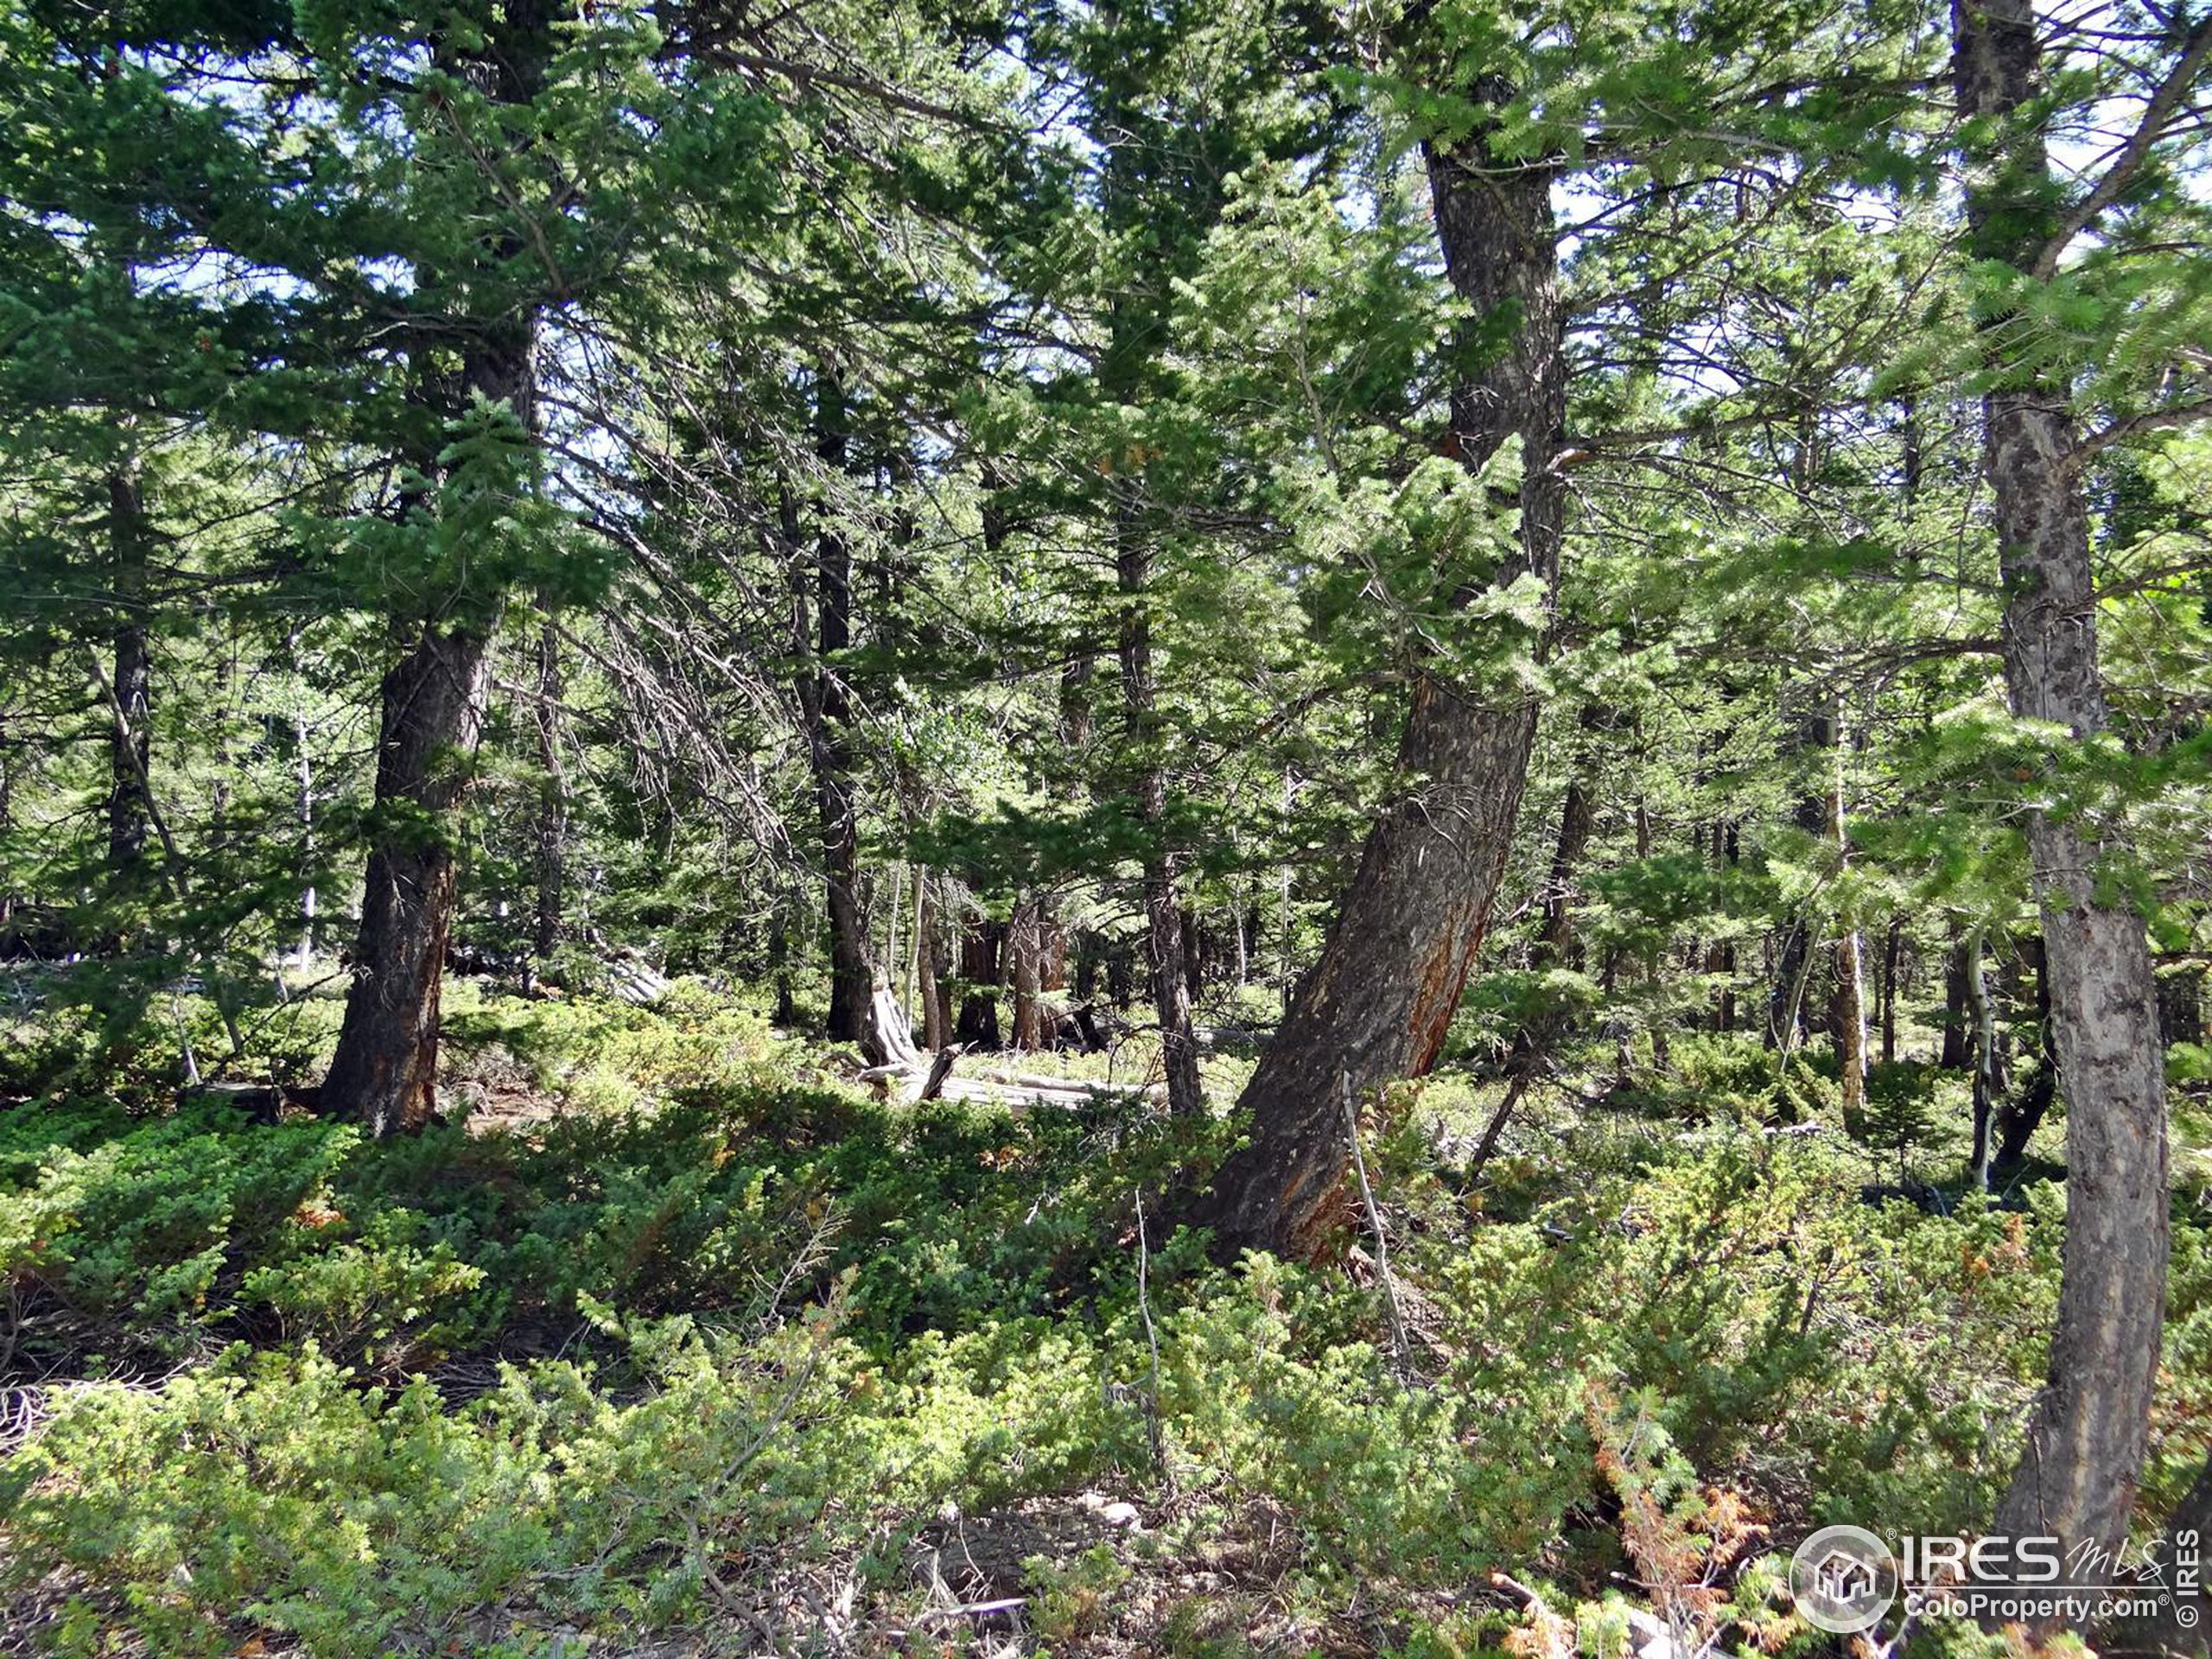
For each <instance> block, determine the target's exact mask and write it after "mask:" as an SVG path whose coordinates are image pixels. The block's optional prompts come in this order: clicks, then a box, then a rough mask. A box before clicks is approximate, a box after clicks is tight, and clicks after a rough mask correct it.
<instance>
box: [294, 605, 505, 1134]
mask: <svg viewBox="0 0 2212 1659" xmlns="http://www.w3.org/2000/svg"><path fill="white" fill-rule="evenodd" d="M490 669H491V652H490V642H489V640H488V639H486V635H485V634H484V632H482V631H481V630H480V629H457V630H452V631H448V630H445V629H442V628H440V627H438V626H436V625H435V624H434V623H422V624H418V625H417V627H416V633H415V636H414V638H413V639H412V640H411V642H410V643H409V645H408V647H407V650H406V652H405V654H404V656H403V657H402V658H400V660H399V661H398V663H397V664H396V665H394V667H393V668H392V669H391V671H390V672H389V673H387V674H386V675H385V677H384V687H383V704H384V718H383V729H382V734H381V736H380V738H379V741H378V747H377V784H376V800H377V817H378V830H377V834H376V838H375V840H374V841H373V842H372V844H371V846H370V850H369V866H368V878H367V880H366V882H365V886H364V887H363V890H362V894H361V930H360V933H359V938H358V939H357V941H356V943H355V944H354V947H353V988H352V990H351V991H350V992H349V993H348V994H347V996H346V1020H345V1025H344V1027H342V1028H341V1029H340V1033H339V1037H338V1050H337V1052H336V1054H335V1055H334V1057H333V1058H332V1059H331V1062H330V1073H329V1075H328V1076H327V1077H326V1078H325V1079H324V1080H323V1085H322V1106H323V1109H324V1110H326V1111H328V1112H332V1113H335V1114H342V1115H346V1116H353V1117H357V1118H359V1120H360V1121H361V1122H362V1123H363V1124H365V1126H366V1127H367V1128H368V1131H369V1133H370V1134H371V1135H375V1136H378V1137H382V1136H384V1135H391V1134H393V1133H395V1132H397V1131H402V1130H405V1131H413V1130H416V1129H419V1128H422V1127H423V1125H424V1124H425V1123H427V1122H429V1118H430V1114H431V1112H432V1111H433V1110H434V1109H435V1107H436V1104H437V1093H436V1090H437V1068H438V1001H439V994H440V989H441V982H442V976H443V973H444V969H445V956H446V936H447V934H448V931H450V929H451V927H452V924H453V899H454V846H453V840H452V825H451V818H452V817H453V814H454V810H455V809H456V808H457V807H458V806H459V805H460V804H461V800H462V798H463V797H464V796H465V795H466V793H467V787H468V783H469V778H470V774H471V772H472V771H473V770H474V759H475V754H476V745H477V740H478V739H479V737H480V735H481V734H482V732H483V727H484V715H485V708H486V696H487V693H488V691H489V689H490V685H491V672H490Z"/></svg>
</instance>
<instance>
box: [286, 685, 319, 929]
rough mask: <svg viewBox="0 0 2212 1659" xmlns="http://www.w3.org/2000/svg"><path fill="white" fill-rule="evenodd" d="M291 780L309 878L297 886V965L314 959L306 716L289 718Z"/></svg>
mask: <svg viewBox="0 0 2212 1659" xmlns="http://www.w3.org/2000/svg"><path fill="white" fill-rule="evenodd" d="M292 747H293V748H294V750H295V751H296V753H295V754H294V756H293V766H294V779H293V801H292V810H293V814H294V817H296V819H297V821H298V823H299V826H300V861H301V862H302V864H303V865H304V866H305V867H306V869H307V873H308V877H309V879H308V880H303V881H302V882H301V884H300V950H299V957H298V961H299V965H300V966H301V967H302V968H305V967H306V966H307V965H308V963H309V962H311V961H312V960H313V959H314V957H315V882H314V880H313V879H312V877H313V874H314V868H315V760H314V757H313V755H312V754H310V753H309V752H308V717H307V716H306V715H304V714H296V715H293V716H292Z"/></svg>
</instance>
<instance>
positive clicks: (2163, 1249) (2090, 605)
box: [1952, 0, 2168, 1551]
mask: <svg viewBox="0 0 2212 1659" xmlns="http://www.w3.org/2000/svg"><path fill="white" fill-rule="evenodd" d="M1952 21H1953V27H1954V38H1953V44H1954V57H1953V73H1954V79H1955V84H1956V87H1957V92H1958V100H1959V107H1960V110H1961V113H1962V114H1963V115H1965V116H1967V118H1971V119H1975V120H1978V121H1980V122H1981V123H1983V124H1985V125H1986V128H1987V134H1988V136H1987V137H1986V140H1985V141H1984V142H1986V143H1989V144H1990V145H1991V149H1990V150H1989V152H1988V153H1987V154H1986V156H1983V157H1981V158H1980V159H1981V160H1982V161H1983V162H1986V168H1976V169H1974V171H1972V172H1970V173H1969V174H1968V175H1967V181H1966V204H1967V220H1968V224H1969V226H1970V229H1971V232H1972V238H1971V239H1972V243H1973V252H1974V255H1975V256H1976V257H1980V258H1982V259H1999V260H2003V261H2005V263H2007V264H2010V265H2012V267H2013V268H2014V269H2015V270H2020V271H2023V272H2029V271H2032V270H2034V269H2035V265H2036V261H2037V257H2038V256H2039V255H2040V253H2041V251H2042V249H2043V247H2044V245H2045V244H2046V243H2047V242H2048V241H2049V239H2050V236H2051V234H2052V232H2053V228H2054V226H2053V221H2054V218H2055V214H2054V211H2053V207H2052V204H2053V203H2054V202H2055V201H2056V200H2059V199H2060V198H2061V190H2060V187H2059V186H2058V184H2057V183H2056V181H2055V180H2054V178H2053V176H2052V175H2051V171H2050V162H2049V158H2048V155H2047V153H2046V150H2045V147H2044V134H2043V131H2042V128H2041V126H2040V122H2041V120H2042V119H2043V117H2042V116H2041V115H2040V114H2039V113H2038V111H2039V109H2040V107H2041V105H2040V100H2041V96H2042V89H2041V86H2040V79H2041V74H2040V71H2041V63H2040V54H2041V46H2040V43H2039V40H2038V37H2037V19H2036V16H2035V12H2034V9H2033V7H2032V5H2031V0H1956V3H1955V7H1954V10H1953V15H1952ZM2009 327H2012V320H2010V319H2003V318H1999V319H1993V321H1992V323H1991V325H1990V327H1989V332H1988V334H1987V336H1986V340H1987V355H1988V359H1989V363H1990V366H1991V368H1992V370H1993V372H1994V373H1995V375H1996V376H1997V385H1996V387H1995V389H1994V390H1992V391H1988V392H1987V393H1986V394H1985V395H1984V397H1983V400H1982V415H1983V421H1984V424H1985V427H1986V452H1985V460H1986V469H1987V474H1988V478H1989V482H1990V488H1991V493H1992V497H1993V502H1994V505H1995V512H1996V519H1997V543H1998V552H1999V563H2000V566H2001V572H2002V575H2003V579H2004V591H2005V618H2004V645H2005V683H2006V686H2007V689H2008V690H2009V691H2010V692H2011V696H2012V709H2013V713H2014V714H2015V715H2018V716H2019V717H2020V718H2022V719H2024V720H2034V721H2049V722H2051V723H2053V724H2055V725H2056V726H2059V727H2061V728H2064V729H2066V730H2067V731H2069V732H2070V733H2071V734H2073V736H2074V738H2075V740H2077V741H2079V740H2082V739H2087V738H2090V737H2093V736H2095V735H2097V734H2101V733H2102V732H2103V731H2104V730H2105V728H2106V724H2107V721H2106V710H2105V698H2104V684H2103V679H2102V676H2101V671H2100V670H2099V667H2098V662H2097V634H2096V594H2095V591H2094V585H2093V578H2092V573H2091V569H2090V563H2089V536H2088V512H2087V505H2086V502H2085V500H2084V498H2083V493H2082V481H2081V479H2080V475H2079V469H2080V466H2081V463H2082V461H2083V459H2084V457H2083V456H2082V454H2081V453H2080V451H2079V447H2078V446H2079V439H2078V435H2077V434H2076V431H2075V424H2074V421H2073V418H2072V416H2071V414H2070V412H2069V407H2068V400H2069V386H2068V385H2067V384H2066V383H2065V381H2064V380H2063V378H2056V377H2055V376H2054V375H2053V374H2052V372H2051V371H2050V370H2049V369H2048V368H2045V367H2042V366H2039V365H2033V364H2030V365H2020V364H2018V363H2015V362H2012V361H2010V360H2008V354H2007V346H2006V343H2005V341H2006V331H2007V329H2008V328H2009ZM2028 848H2029V854H2030V861H2031V869H2032V870H2033V872H2034V880H2035V887H2036V894H2037V900H2038V902H2039V905H2040V907H2041V909H2042V912H2043V925H2044V927H2043V931H2044V954H2045V962H2046V965H2047V969H2048V974H2049V978H2050V1000H2051V1027H2052V1037H2053V1039H2054V1042H2053V1047H2054V1050H2055V1052H2056V1056H2057V1059H2058V1064H2059V1069H2060V1072H2061V1075H2062V1076H2063V1078H2064V1080H2065V1086H2066V1096H2067V1107H2068V1113H2067V1135H2066V1138H2067V1149H2066V1150H2067V1156H2066V1163H2067V1204H2066V1208H2067V1216H2066V1240H2065V1246H2064V1268H2063V1279H2062V1282H2061V1287H2060V1291H2059V1301H2058V1324H2057V1328H2056V1331H2055V1332H2054V1333H2053V1335H2052V1338H2051V1344H2050V1374H2049V1378H2048V1381H2047V1382H2046V1383H2045V1385H2044V1390H2043V1394H2042V1395H2041V1397H2040V1398H2039V1400H2038V1401H2037V1406H2036V1409H2035V1414H2034V1416H2033V1418H2032V1419H2031V1421H2030V1424H2029V1427H2028V1444H2027V1449H2026V1451H2025V1452H2024V1455H2023V1457H2022V1459H2021V1462H2020V1466H2019V1469H2018V1471H2017V1472H2016V1473H2015V1474H2014V1476H2013V1478H2012V1485H2011V1487H2010V1489H2009V1490H2008V1491H2006V1493H2005V1499H2004V1502H2003V1503H2001V1504H2000V1505H1999V1508H1998V1513H1997V1523H1996V1529H1997V1530H1998V1531H1999V1532H2004V1533H2011V1534H2013V1535H2021V1534H2026V1533H2041V1534H2048V1535H2055V1536H2056V1537H2057V1538H2058V1539H2060V1540H2061V1541H2062V1543H2063V1546H2064V1547H2065V1548H2069V1549H2074V1548H2082V1547H2085V1546H2086V1547H2090V1548H2097V1549H2100V1550H2103V1551H2111V1550H2113V1549H2115V1548H2117V1547H2118V1546H2119V1544H2120V1541H2122V1540H2123V1539H2124V1538H2125V1536H2126V1530H2127V1522H2128V1514H2129V1511H2130V1510H2131V1509H2132V1508H2133V1504H2134V1500H2135V1491H2136V1484H2137V1482H2138V1480H2139V1478H2140V1476H2141V1471H2142V1466H2143V1458H2144V1452H2145V1444H2146V1440H2147V1436H2148V1422H2149V1414H2150V1408H2151V1398H2152V1389H2153V1386H2154V1383H2155V1379H2156V1376H2157V1371H2158V1347H2159V1332H2160V1327H2161V1325H2162V1323H2163V1320H2164V1311H2165V1288H2166V1257H2167V1248H2168V1246H2167V1213H2166V1211H2167V1195H2166V1155H2167V1154H2166V1115H2165V1075H2164V1057H2163V1055H2162V1054H2161V1052H2160V1051H2159V1048H2158V1027H2157V1012H2156V1007H2155V1002H2156V999H2155V995H2154V991H2153V987H2152V976H2151V957H2150V950H2149V945H2148V943H2147V941H2146V939H2145V930H2144V925H2143V918H2141V917H2140V916H2139V915H2138V914H2137V913H2136V912H2135V911H2134V910H2133V908H2132V907H2131V906H2128V905H2127V904H2126V902H2125V901H2124V900H2123V899H2116V898H2115V897H2114V896H2113V894H2112V893H2109V892H2108V891H2106V890H2103V889H2102V888H2101V884H2100V882H2099V880H2098V865H2099V861H2100V859H2101V855H2102V852H2103V850H2104V849H2103V848H2102V847H2101V845H2100V843H2099V842H2097V841H2096V840H2095V839H2094V838H2093V833H2092V832H2091V831H2088V830H2087V829H2084V828H2083V827H2082V825H2081V824H2080V823H2079V821H2078V820H2074V819H2062V818H2060V817H2054V816H2052V815H2050V814H2048V813H2045V812H2042V811H2037V812H2036V813H2035V814H2034V815H2033V816H2032V817H2031V818H2030V820H2029V824H2028Z"/></svg>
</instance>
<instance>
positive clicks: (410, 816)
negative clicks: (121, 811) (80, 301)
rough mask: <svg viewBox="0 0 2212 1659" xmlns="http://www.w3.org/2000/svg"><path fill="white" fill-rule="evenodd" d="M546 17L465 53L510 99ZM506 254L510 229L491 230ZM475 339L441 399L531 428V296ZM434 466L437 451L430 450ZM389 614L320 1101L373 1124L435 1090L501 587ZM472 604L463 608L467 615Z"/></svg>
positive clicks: (415, 1117) (508, 26) (424, 1109)
mask: <svg viewBox="0 0 2212 1659" xmlns="http://www.w3.org/2000/svg"><path fill="white" fill-rule="evenodd" d="M551 39H552V36H551V25H550V18H549V16H548V15H547V13H546V12H545V11H544V10H543V9H542V8H541V6H540V5H539V4H538V3H536V0H514V3H511V4H510V5H509V6H508V7H507V8H506V10H505V14H504V16H503V20H502V22H500V24H499V26H498V27H496V28H495V29H493V30H492V31H491V32H490V33H489V35H488V36H487V37H486V38H485V39H484V40H482V41H478V42H476V43H475V44H474V45H472V46H471V47H470V48H469V49H468V50H467V53H466V54H461V55H460V57H459V60H458V62H457V65H456V67H458V68H459V69H460V71H461V73H465V74H467V75H468V76H469V77H470V78H471V79H475V80H477V81H479V82H480V83H481V84H485V85H487V86H489V87H490V88H491V90H492V92H493V96H494V98H496V99H498V100H499V102H502V103H506V104H526V103H528V102H529V101H530V100H531V99H532V98H534V97H535V96H536V94H537V89H538V87H539V86H540V85H541V84H542V83H543V78H544V72H545V67H546V63H547V61H548V59H549V57H550V51H551ZM439 50H440V54H441V55H444V54H445V51H446V48H444V47H443V46H441V47H440V48H439ZM497 247H498V251H499V252H500V253H502V254H505V255H512V253H513V252H515V251H516V248H515V244H514V238H512V236H510V237H504V238H499V239H498V244H497ZM454 322H455V324H456V325H457V327H458V328H459V330H460V332H461V334H463V336H464V337H465V338H466V339H467V341H468V343H467V346H465V348H464V349H463V351H462V353H461V372H460V375H459V377H458V380H457V383H456V384H454V385H453V386H452V389H451V393H450V395H451V396H452V397H453V399H454V401H453V403H452V404H450V405H449V406H448V409H447V410H446V412H447V413H448V414H449V415H457V414H459V413H460V412H461V411H462V410H465V409H467V407H468V406H469V404H471V402H472V401H473V400H474V399H475V398H478V397H481V398H482V399H484V400H485V401H486V402H487V403H493V404H502V403H503V404H506V405H507V407H508V408H509V409H510V410H512V411H513V413H514V415H515V416H516V417H517V418H518V420H519V421H520V422H521V423H522V425H523V428H524V430H525V431H526V432H529V433H531V434H532V435H533V436H534V435H535V434H536V432H537V323H538V317H537V311H536V309H535V308H524V309H521V310H519V311H509V312H503V313H501V314H500V315H497V316H494V317H491V318H456V319H454ZM423 465H424V469H425V470H426V471H427V470H429V466H431V465H435V462H434V461H424V462H423ZM427 597H429V598H431V599H434V600H435V601H438V603H437V604H436V606H435V607H425V608H424V609H423V610H421V611H418V612H416V613H414V614H413V615H411V616H406V617H401V618H396V619H395V625H394V632H395V634H396V636H397V638H396V640H395V643H396V644H397V646H398V647H399V649H400V651H401V653H402V654H401V656H400V658H399V660H398V661H397V663H396V664H394V665H393V666H392V667H391V670H390V671H388V672H387V673H386V674H385V677H384V681H383V684H382V688H381V700H382V713H381V718H380V721H379V731H378V747H377V777H376V815H375V824H376V829H375V833H374V836H373V838H372V841H371V842H370V847H369V857H368V873H367V876H366V879H365V881H364V883H363V887H362V895H361V927H360V932H359V937H358V938H356V940H355V943H354V947H353V985H352V988H350V990H349V991H348V992H347V995H346V1019H345V1023H344V1025H343V1026H342V1027H340V1031H339V1035H338V1047H337V1051H336V1052H335V1053H334V1054H333V1055H332V1057H331V1061H330V1071H329V1074H328V1076H327V1077H325V1078H324V1080H323V1085H322V1096H321V1107H322V1109H323V1110H324V1111H326V1112H329V1113H334V1114H344V1115H349V1116H355V1117H358V1118H359V1120H360V1121H361V1122H362V1123H363V1124H365V1126H366V1127H367V1128H368V1131H369V1133H370V1134H371V1135H375V1136H378V1137H381V1136H384V1135H391V1134H393V1133H395V1132H397V1131H402V1130H405V1131H413V1130H416V1129H419V1128H422V1127H423V1125H424V1124H425V1123H427V1122H429V1118H430V1115H431V1113H432V1112H433V1111H434V1110H435V1108H436V1105H437V1067H438V1006H439V995H440V993H441V991H442V982H443V976H444V972H445V954H446V939H447V937H448V934H449V933H450V931H452V926H453V907H454V874H455V865H454V829H455V826H454V817H455V815H456V813H457V811H458V810H459V808H460V806H461V803H462V801H463V800H464V799H465V798H466V797H467V791H468V787H469V784H470V782H471V780H472V779H473V777H474V772H475V761H476V747H477V743H478V741H479V740H480V738H481V736H482V734H483V730H484V718H485V714H486V708H487V704H488V700H489V697H490V692H491V683H492V676H491V639H492V635H493V632H494V631H495V630H496V627H497V624H498V618H499V612H500V609H501V608H502V607H503V605H504V603H505V594H500V593H492V594H485V593H481V592H470V591H468V590H467V588H458V589H457V590H456V591H454V592H451V593H448V594H435V595H428V596H427ZM462 618H466V619H468V620H459V619H462Z"/></svg>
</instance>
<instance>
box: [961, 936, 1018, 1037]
mask: <svg viewBox="0 0 2212 1659" xmlns="http://www.w3.org/2000/svg"><path fill="white" fill-rule="evenodd" d="M1006 931H1007V930H1006V924H1005V923H1004V922H994V921H988V920H985V919H983V918H980V917H978V918H975V919H972V920H969V921H968V922H966V923H965V924H964V925H963V926H962V928H961V930H960V977H961V980H962V981H963V983H964V984H965V986H966V989H965V990H964V991H963V994H962V995H961V999H960V1020H959V1023H958V1024H957V1026H956V1027H954V1028H953V1033H952V1034H953V1036H954V1037H955V1038H956V1039H957V1040H959V1041H961V1042H963V1043H966V1044H968V1045H969V1046H970V1047H974V1048H996V1047H997V1046H999V998H998V985H999V958H1000V956H1001V950H1002V947H1003V945H1004V944H1005V941H1006Z"/></svg>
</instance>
